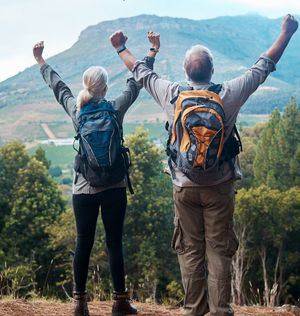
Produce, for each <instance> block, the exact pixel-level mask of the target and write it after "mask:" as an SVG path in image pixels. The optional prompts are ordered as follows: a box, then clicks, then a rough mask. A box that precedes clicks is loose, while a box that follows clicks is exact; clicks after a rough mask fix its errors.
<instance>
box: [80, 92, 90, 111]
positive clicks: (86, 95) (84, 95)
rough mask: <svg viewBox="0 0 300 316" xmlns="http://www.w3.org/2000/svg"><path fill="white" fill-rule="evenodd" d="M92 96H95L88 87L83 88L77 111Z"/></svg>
mask: <svg viewBox="0 0 300 316" xmlns="http://www.w3.org/2000/svg"><path fill="white" fill-rule="evenodd" d="M92 98H93V96H92V95H91V94H90V93H89V91H88V89H87V88H84V89H82V90H81V91H80V92H79V93H78V97H77V111H80V109H81V108H82V106H83V105H84V104H86V103H88V102H89V101H90V100H91V99H92Z"/></svg>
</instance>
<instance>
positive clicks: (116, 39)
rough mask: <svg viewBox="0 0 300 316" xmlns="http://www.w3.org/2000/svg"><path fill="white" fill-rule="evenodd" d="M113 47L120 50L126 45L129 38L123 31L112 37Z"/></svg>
mask: <svg viewBox="0 0 300 316" xmlns="http://www.w3.org/2000/svg"><path fill="white" fill-rule="evenodd" d="M109 39H110V42H111V45H112V46H113V47H114V48H115V49H118V48H119V47H121V46H123V45H125V43H126V41H127V39H128V37H127V36H125V35H124V33H123V32H122V31H117V32H115V33H113V34H112V35H111V36H110V38H109Z"/></svg>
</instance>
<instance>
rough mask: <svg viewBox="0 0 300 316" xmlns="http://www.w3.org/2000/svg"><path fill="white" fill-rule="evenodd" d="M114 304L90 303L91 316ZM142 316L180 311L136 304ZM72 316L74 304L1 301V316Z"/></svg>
mask: <svg viewBox="0 0 300 316" xmlns="http://www.w3.org/2000/svg"><path fill="white" fill-rule="evenodd" d="M111 305H112V302H90V303H89V309H90V314H91V316H100V315H101V316H108V315H111V312H110V311H111ZM136 305H137V307H138V309H139V315H141V316H180V315H182V312H181V311H180V310H179V309H172V308H170V307H164V306H161V305H154V304H141V303H137V304H136ZM54 315H56V316H71V315H72V303H61V302H58V301H48V300H47V301H46V300H34V301H27V300H20V299H19V300H12V299H3V300H0V316H54ZM235 315H236V316H254V315H255V316H271V315H272V316H292V315H297V316H298V315H299V314H298V313H295V312H288V311H284V310H282V309H281V308H277V309H273V308H268V309H267V308H263V307H238V306H236V307H235Z"/></svg>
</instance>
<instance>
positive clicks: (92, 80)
mask: <svg viewBox="0 0 300 316" xmlns="http://www.w3.org/2000/svg"><path fill="white" fill-rule="evenodd" d="M107 81H108V75H107V72H106V70H105V69H104V68H102V67H98V66H93V67H90V68H88V69H87V70H86V71H85V72H84V73H83V76H82V84H83V87H84V88H83V89H82V90H81V91H80V92H79V94H78V97H77V111H80V109H81V108H82V107H83V106H84V105H85V104H86V103H88V102H89V101H90V100H91V99H92V98H94V97H104V96H105V93H106V89H107Z"/></svg>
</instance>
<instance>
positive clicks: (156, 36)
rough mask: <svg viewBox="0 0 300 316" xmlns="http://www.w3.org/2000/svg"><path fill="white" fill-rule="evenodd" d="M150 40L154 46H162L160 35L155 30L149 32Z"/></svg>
mask: <svg viewBox="0 0 300 316" xmlns="http://www.w3.org/2000/svg"><path fill="white" fill-rule="evenodd" d="M148 40H149V42H150V44H151V45H152V47H153V48H155V49H159V48H160V35H159V34H158V33H155V32H148Z"/></svg>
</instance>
